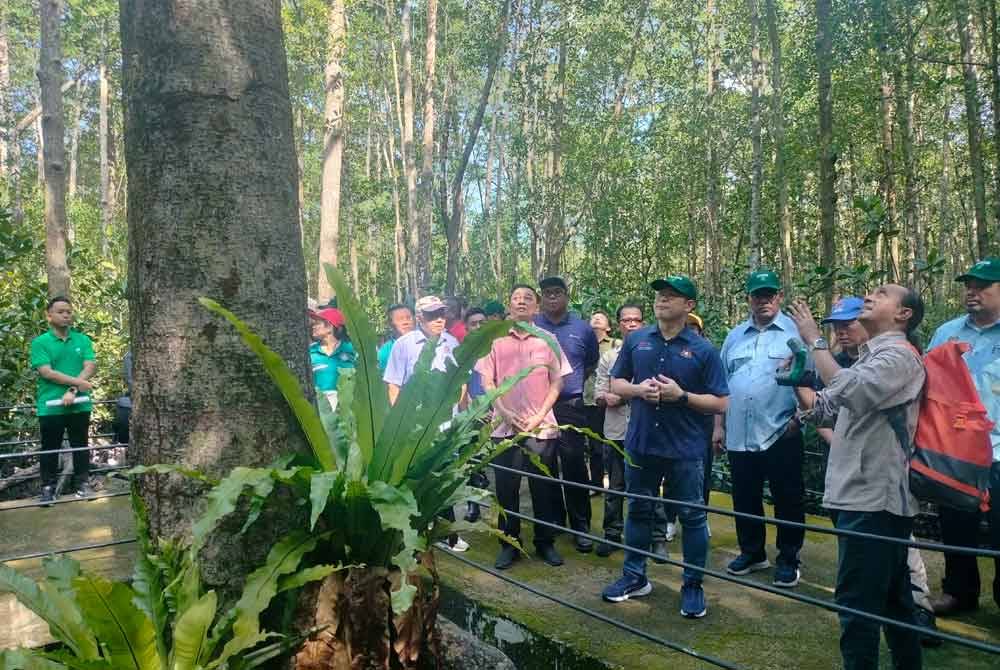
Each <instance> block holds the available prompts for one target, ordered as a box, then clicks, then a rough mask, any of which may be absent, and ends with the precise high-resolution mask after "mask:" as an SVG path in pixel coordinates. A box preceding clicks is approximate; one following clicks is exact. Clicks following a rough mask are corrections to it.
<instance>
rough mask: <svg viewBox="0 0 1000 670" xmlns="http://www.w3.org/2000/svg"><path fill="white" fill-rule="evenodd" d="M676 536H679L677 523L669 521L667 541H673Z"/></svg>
mask: <svg viewBox="0 0 1000 670" xmlns="http://www.w3.org/2000/svg"><path fill="white" fill-rule="evenodd" d="M675 537H677V524H675V523H668V524H667V542H673V541H674V538H675Z"/></svg>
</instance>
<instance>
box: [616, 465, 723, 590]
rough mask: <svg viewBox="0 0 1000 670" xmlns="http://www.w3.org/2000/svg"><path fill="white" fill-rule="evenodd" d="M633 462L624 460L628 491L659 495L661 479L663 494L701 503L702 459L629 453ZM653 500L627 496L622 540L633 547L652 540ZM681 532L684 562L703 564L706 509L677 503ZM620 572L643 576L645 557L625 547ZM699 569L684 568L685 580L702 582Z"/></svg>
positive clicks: (693, 582) (648, 544)
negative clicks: (626, 511) (621, 570)
mask: <svg viewBox="0 0 1000 670" xmlns="http://www.w3.org/2000/svg"><path fill="white" fill-rule="evenodd" d="M630 456H631V458H632V460H633V461H634V462H635V466H632V465H629V464H628V463H626V464H625V486H626V490H627V491H628V492H629V493H636V494H639V495H647V496H655V495H659V486H660V481H661V480H662V481H663V482H664V494H665V495H666V496H667V497H669V498H671V499H674V500H681V501H684V502H694V503H698V504H701V503H702V485H703V483H704V477H705V472H704V466H703V465H702V461H701V459H700V458H699V459H695V460H683V461H682V460H677V459H675V458H660V457H658V456H636V455H632V454H630ZM654 505H655V503H653V502H651V501H649V500H637V499H635V498H629V501H628V516H627V517H626V518H625V544H627V545H628V546H630V547H634V548H636V549H641V550H644V551H649V546H650V543H651V541H652V534H653V522H654V517H655V514H654V512H653V507H654ZM676 509H677V517H678V518H679V519H680V522H681V527H682V528H683V533H682V535H681V542H682V547H683V550H684V562H685V563H690V564H691V565H697V566H699V567H705V564H706V562H707V560H708V529H707V528H706V526H705V522H706V520H707V519H708V514H707V513H706V512H705V510H701V509H695V508H692V507H684V506H677V508H676ZM623 572H624V574H625V575H627V576H631V577H636V578H644V577H645V576H646V557H645V556H643V555H641V554H637V553H635V552H633V551H628V550H626V551H625V566H624V568H623ZM701 580H702V573H701V572H698V571H696V570H691V569H689V568H685V569H684V583H686V584H701Z"/></svg>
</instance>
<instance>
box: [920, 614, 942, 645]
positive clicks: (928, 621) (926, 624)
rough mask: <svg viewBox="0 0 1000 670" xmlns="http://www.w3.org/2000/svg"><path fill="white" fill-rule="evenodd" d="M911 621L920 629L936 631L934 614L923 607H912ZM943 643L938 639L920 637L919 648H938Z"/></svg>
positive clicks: (927, 636) (928, 636) (925, 636)
mask: <svg viewBox="0 0 1000 670" xmlns="http://www.w3.org/2000/svg"><path fill="white" fill-rule="evenodd" d="M913 619H914V623H916V624H917V625H918V626H920V627H921V628H930V629H931V630H934V631H936V630H937V623H936V621H935V616H934V612H931V611H928V610H925V609H924V608H923V607H917V606H914V608H913ZM943 642H944V640H942V639H941V638H939V637H931V636H930V635H923V634H921V636H920V646H921V647H940V646H941V644H942V643H943Z"/></svg>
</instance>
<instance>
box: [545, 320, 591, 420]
mask: <svg viewBox="0 0 1000 670" xmlns="http://www.w3.org/2000/svg"><path fill="white" fill-rule="evenodd" d="M535 325H536V326H538V327H539V328H544V329H545V330H547V331H549V332H550V333H552V334H553V335H555V336H556V341H558V342H559V346H560V347H562V350H563V353H564V354H566V360H568V361H569V364H570V367H572V368H573V374H571V375H567V376H565V377H563V387H562V391H561V392H560V393H559V399H560V400H564V399H566V398H579V397H581V396H583V381H584V375H583V373H584V369H585V368H591V367H596V366H597V361H598V360H600V358H601V352H600V350H599V349H598V347H597V336H596V335H594V330H593V329H592V328H591V327H590V324H589V323H587V322H586V321H584V320H583V319H581V318H580V317H578V316H575V315H573V314H569V313H567V314H566V316H565V317H564V318H563V320H562V321H560V322H559V323H552V322H551V321H549V320H548V319H547V318H546V317H545V315H544V314H538V315H537V316H536V317H535Z"/></svg>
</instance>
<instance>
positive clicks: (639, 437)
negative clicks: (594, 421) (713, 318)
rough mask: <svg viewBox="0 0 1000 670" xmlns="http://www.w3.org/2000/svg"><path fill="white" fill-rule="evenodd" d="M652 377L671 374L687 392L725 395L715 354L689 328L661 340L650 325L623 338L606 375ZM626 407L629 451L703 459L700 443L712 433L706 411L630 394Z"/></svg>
mask: <svg viewBox="0 0 1000 670" xmlns="http://www.w3.org/2000/svg"><path fill="white" fill-rule="evenodd" d="M656 375H664V376H666V377H670V378H671V379H673V380H674V381H676V382H677V384H678V386H680V387H681V388H682V389H683V390H684V391H687V392H688V393H696V394H711V395H716V396H727V395H729V386H728V384H727V383H726V373H725V370H724V369H723V367H722V359H721V358H719V352H718V351H717V350H716V349H715V347H713V346H712V343H711V342H709V341H708V340H706V339H704V338H703V337H701V336H699V335H698V333H696V332H695V331H693V330H692V329H690V328H685V329H684V330H682V331H681V332H680V333H678V334H677V336H676V337H674V338H672V339H671V340H665V339H663V335H662V334H661V333H660V329H659V327H658V326H657V325H652V326H647V327H645V328H642V329H640V330H637V331H635V332H634V333H632V334H631V335H629V336H628V339H626V340H625V344H624V345H622V350H621V353H620V354H619V355H618V361H617V362H616V363H615V367H614V369H612V370H611V376H612V377H614V378H618V379H625V380H628V381H630V382H632V383H633V384H638V383H640V382H642V381H645V380H646V379H650V378H651V377H655V376H656ZM630 407H631V410H632V414H631V418H630V420H629V423H628V433H627V434H626V435H625V450H626V451H627V452H628V453H629V454H634V455H636V456H658V457H661V458H676V459H681V460H695V459H700V458H704V457H705V444H706V443H707V441H708V440H710V439H711V437H712V433H711V428H710V426H711V425H712V423H711V422H709V421H707V420H706V419H705V416H706V415H705V414H702V413H701V412H699V411H697V410H694V409H692V408H690V407H688V406H687V405H683V404H681V403H668V402H664V403H661V404H659V405H653V404H652V403H649V402H646V401H645V400H643V399H642V398H633V399H632V401H631V405H630Z"/></svg>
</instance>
